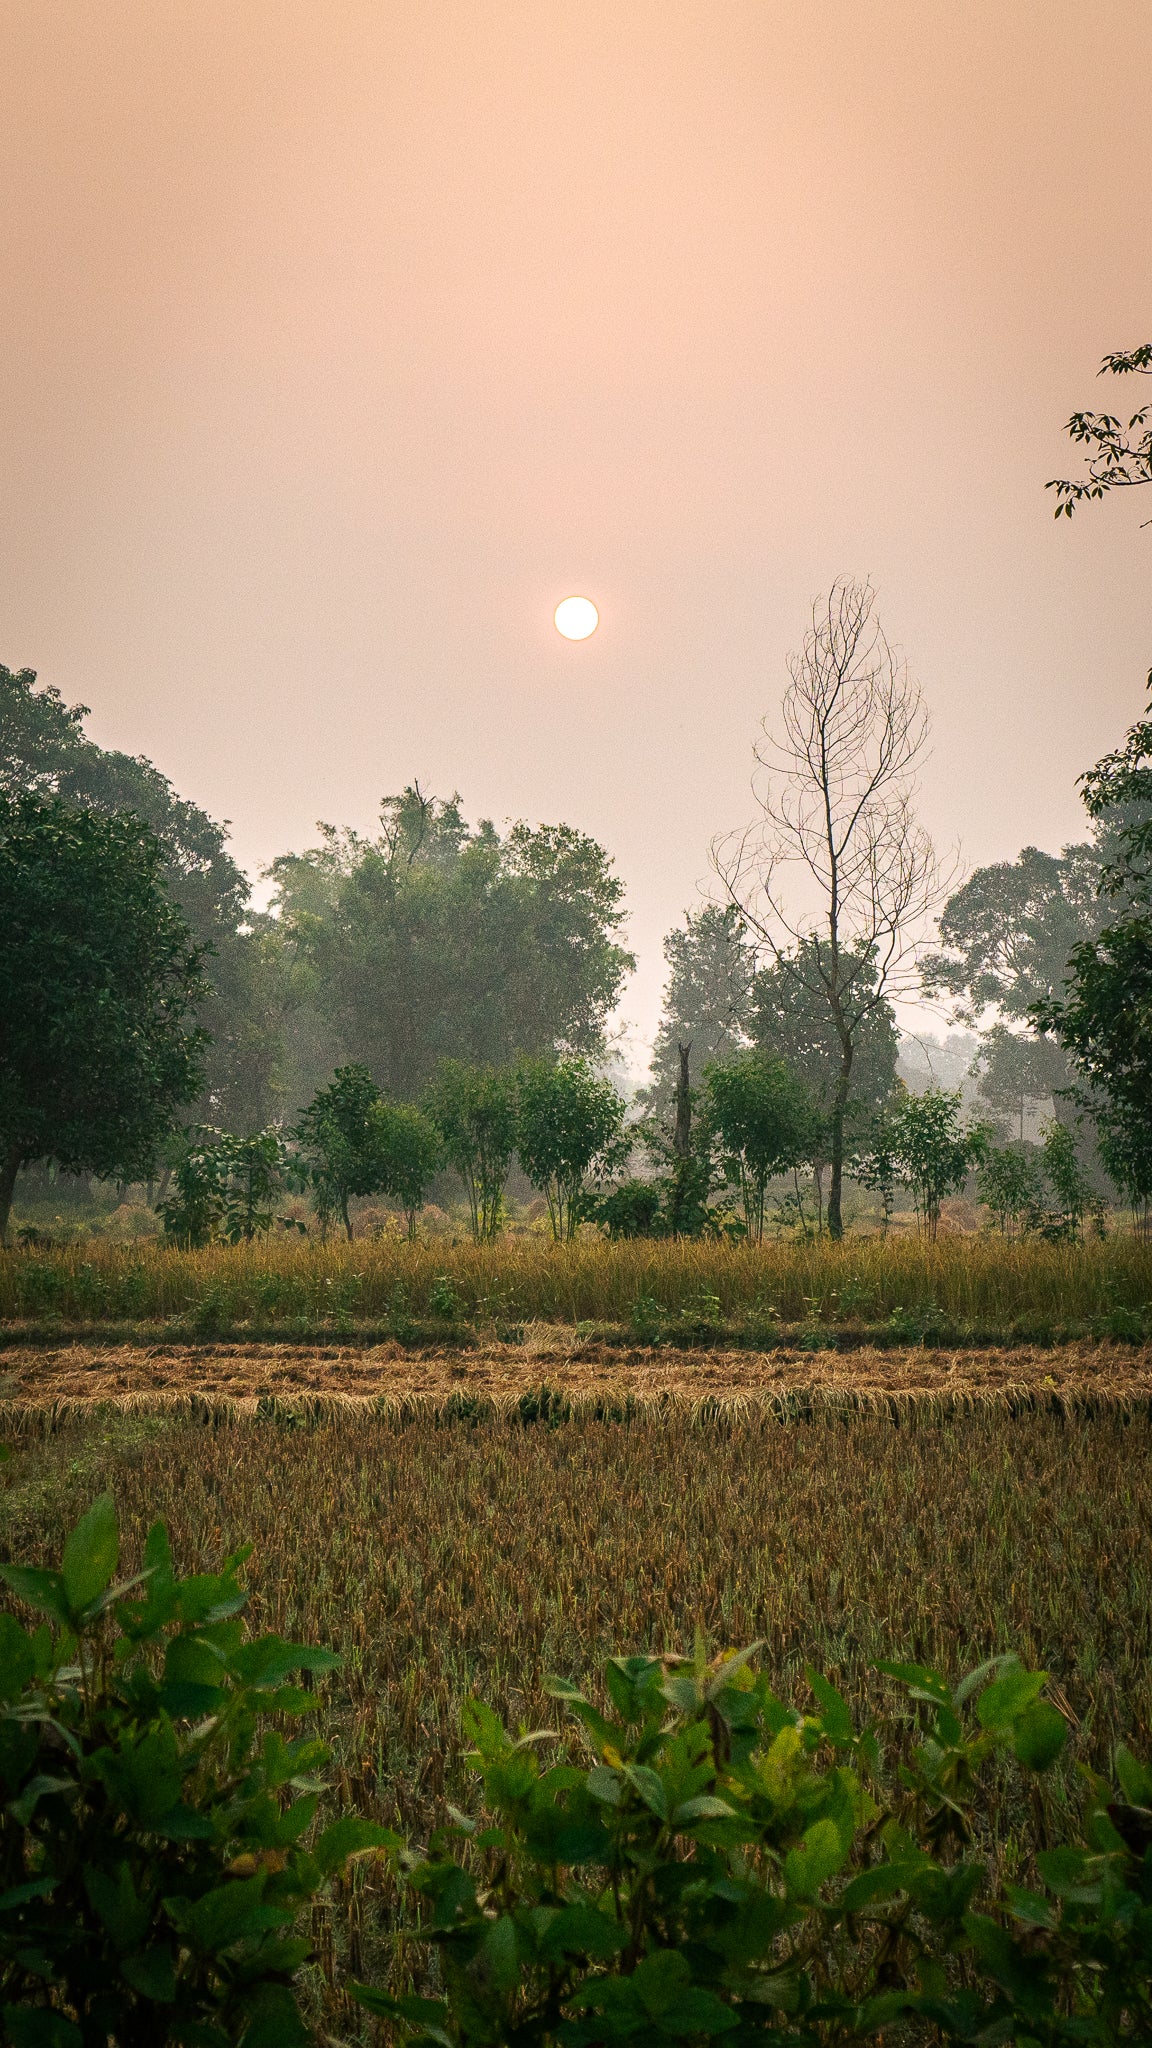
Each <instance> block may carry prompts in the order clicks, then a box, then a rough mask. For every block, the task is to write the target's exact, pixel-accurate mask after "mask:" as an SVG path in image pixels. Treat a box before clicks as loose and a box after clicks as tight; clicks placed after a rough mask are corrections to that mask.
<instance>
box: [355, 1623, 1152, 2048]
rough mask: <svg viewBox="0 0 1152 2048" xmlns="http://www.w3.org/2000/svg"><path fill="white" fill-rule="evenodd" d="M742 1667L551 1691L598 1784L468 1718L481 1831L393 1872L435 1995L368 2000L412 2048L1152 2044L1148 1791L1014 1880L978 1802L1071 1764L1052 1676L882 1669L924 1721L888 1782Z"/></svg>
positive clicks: (744, 1657)
mask: <svg viewBox="0 0 1152 2048" xmlns="http://www.w3.org/2000/svg"><path fill="white" fill-rule="evenodd" d="M751 1655H752V1652H750V1651H744V1652H741V1653H739V1654H735V1655H726V1656H724V1657H722V1658H719V1659H717V1660H716V1661H714V1662H712V1663H708V1662H706V1660H705V1657H704V1655H703V1653H702V1652H700V1651H698V1652H697V1655H696V1656H695V1658H694V1659H681V1658H671V1657H666V1658H660V1659H655V1658H649V1657H631V1658H615V1659H613V1660H612V1662H611V1663H610V1664H609V1665H608V1666H607V1668H606V1671H605V1679H606V1686H607V1692H608V1696H609V1699H610V1702H611V1708H612V1711H611V1712H610V1713H609V1714H602V1713H601V1712H600V1711H598V1709H597V1708H596V1707H595V1706H594V1705H593V1704H592V1703H591V1702H590V1701H589V1700H588V1699H586V1698H585V1697H584V1696H583V1695H582V1694H581V1693H579V1692H578V1691H577V1690H576V1688H575V1687H574V1686H571V1685H568V1684H566V1683H560V1682H556V1683H554V1684H553V1687H552V1690H553V1692H554V1694H555V1696H556V1697H557V1698H558V1699H559V1700H561V1701H563V1702H564V1703H565V1704H566V1706H567V1707H568V1709H569V1710H570V1712H571V1713H573V1714H574V1715H575V1717H576V1719H577V1721H578V1722H579V1724H580V1728H581V1735H582V1743H583V1746H584V1747H585V1749H586V1751H587V1752H588V1753H589V1754H590V1759H591V1762H590V1767H589V1754H586V1755H585V1756H584V1757H583V1758H581V1759H580V1760H576V1758H575V1757H574V1756H573V1755H572V1753H571V1752H567V1753H565V1752H562V1753H561V1755H560V1758H559V1760H558V1761H556V1762H552V1763H548V1762H545V1761H542V1758H541V1752H542V1750H543V1749H544V1748H545V1747H546V1745H547V1744H548V1743H549V1742H551V1741H552V1740H553V1737H552V1736H551V1735H549V1734H536V1733H523V1732H521V1733H520V1734H519V1735H517V1736H512V1735H509V1734H508V1733H506V1731H505V1730H504V1728H503V1727H502V1726H501V1724H500V1722H499V1721H498V1720H497V1718H496V1716H495V1715H494V1714H492V1713H491V1712H490V1711H489V1710H488V1709H487V1708H486V1707H484V1706H481V1705H479V1704H477V1703H475V1702H474V1703H472V1705H471V1706H470V1708H469V1710H468V1716H467V1731H468V1733H469V1735H470V1737H471V1740H472V1743H473V1745H474V1747H473V1751H472V1754H471V1757H470V1759H469V1760H470V1762H471V1763H472V1765H473V1766H474V1768H475V1769H476V1771H477V1772H478V1774H479V1777H480V1781H481V1786H482V1802H481V1803H482V1811H481V1813H480V1815H479V1816H478V1817H477V1818H475V1819H471V1818H467V1817H465V1816H464V1815H463V1814H459V1815H457V1816H456V1817H455V1819H454V1822H453V1824H452V1825H451V1826H450V1827H448V1828H446V1829H445V1830H444V1831H443V1832H442V1834H441V1835H439V1836H438V1837H435V1838H434V1839H433V1841H432V1844H431V1847H430V1851H429V1853H428V1854H427V1855H413V1856H409V1857H406V1858H404V1859H403V1865H404V1868H405V1870H406V1878H407V1888H408V1896H409V1898H410V1899H411V1901H412V1913H411V1919H412V1925H411V1927H410V1928H409V1929H408V1930H406V1941H405V1950H404V1953H405V1955H406V1956H407V1958H408V1959H409V1967H410V1966H411V1957H412V1947H411V1937H412V1936H413V1935H414V1936H415V1937H416V1938H417V1939H422V1940H423V1942H424V1943H426V1944H428V1946H429V1949H430V1950H431V1951H432V1952H433V1953H434V1955H435V1957H436V1959H437V1969H438V1975H439V1981H440V1985H441V1988H442V1995H441V1996H439V1997H433V1998H429V1997H423V1996H415V1995H412V1994H410V1993H401V1994H400V1995H393V1994H392V1993H391V1992H385V1991H381V1990H379V1989H374V1988H371V1987H368V1986H364V1985H357V1986H353V1987H352V1991H353V1996H354V1997H355V1998H357V1999H358V2000H359V2001H360V2002H361V2003H362V2004H364V2005H365V2006H367V2007H368V2008H369V2010H371V2011H373V2012H375V2013H377V2014H380V2015H382V2016H384V2017H385V2018H387V2019H389V2020H390V2021H391V2022H392V2023H393V2025H399V2026H400V2027H401V2028H403V2029H405V2030H406V2031H407V2033H408V2036H409V2038H410V2039H412V2040H414V2041H415V2042H417V2043H419V2044H420V2048H433V2044H438V2048H451V2044H456V2043H459V2044H465V2043H468V2044H471V2043H476V2044H480V2043H485V2044H496V2043H499V2044H507V2048H512V2044H515V2048H534V2044H540V2048H543V2044H545V2043H549V2044H551V2043H558V2044H563V2048H592V2044H615V2043H625V2042H627V2043H632V2044H637V2048H639V2044H641V2043H643V2044H647V2043H653V2042H661V2041H665V2042H666V2041H669V2040H687V2041H697V2042H699V2041H704V2040H708V2039H710V2038H711V2037H713V2036H717V2037H723V2038H724V2039H725V2040H726V2041H727V2042H729V2043H731V2044H733V2048H738V2044H741V2043H744V2042H752V2041H753V2040H756V2041H758V2040H762V2039H765V2038H767V2039H771V2040H776V2041H780V2042H788V2043H791V2044H795V2048H801V2044H810V2048H815V2044H821V2048H828V2044H832V2043H845V2042H851V2041H860V2040H864V2039H868V2038H876V2037H877V2036H880V2037H882V2038H883V2039H884V2040H885V2041H891V2040H893V2039H894V2038H896V2039H912V2040H916V2041H940V2040H956V2041H965V2042H982V2043H988V2044H991V2043H1006V2042H1015V2043H1016V2044H1017V2048H1040V2044H1044V2048H1055V2044H1068V2048H1071V2044H1072V2043H1074V2042H1075V2043H1081V2044H1082V2043H1086V2042H1087V2043H1100V2044H1103V2043H1114V2042H1117V2041H1122V2040H1145V2041H1146V2040H1148V2039H1149V2038H1150V2035H1149V2028H1150V2024H1152V2002H1150V1994H1152V1850H1150V1846H1149V1845H1150V1844H1152V1811H1150V1810H1149V1809H1150V1806H1152V1774H1150V1773H1149V1772H1147V1771H1145V1770H1143V1769H1142V1768H1141V1767H1140V1766H1139V1765H1138V1764H1136V1763H1135V1762H1134V1760H1133V1759H1131V1758H1130V1757H1128V1756H1127V1755H1126V1754H1123V1753H1122V1754H1121V1755H1120V1758H1119V1760H1118V1766H1119V1771H1120V1775H1121V1780H1122V1783H1123V1786H1124V1793H1125V1797H1124V1799H1123V1800H1122V1801H1119V1802H1117V1801H1113V1800H1112V1799H1111V1796H1110V1794H1109V1791H1108V1789H1107V1787H1106V1786H1105V1785H1104V1784H1103V1783H1100V1782H1097V1781H1094V1780H1093V1781H1090V1782H1089V1785H1088V1797H1087V1812H1086V1815H1085V1822H1084V1829H1083V1834H1082V1838H1081V1839H1079V1840H1077V1841H1076V1842H1074V1843H1072V1844H1067V1845H1064V1846H1058V1847H1048V1848H1046V1849H1044V1850H1042V1851H1041V1852H1040V1853H1039V1854H1038V1855H1037V1856H1036V1858H1035V1884H1034V1887H1025V1886H1023V1885H1019V1884H1015V1883H1011V1882H1007V1881H1004V1880H1003V1879H1001V1878H1000V1877H999V1876H995V1875H993V1874H991V1873H990V1870H989V1863H988V1856H987V1849H988V1846H989V1845H988V1844H987V1843H985V1844H984V1845H983V1848H984V1852H985V1853H980V1850H979V1849H978V1847H977V1836H976V1828H977V1822H978V1818H979V1809H980V1797H981V1789H980V1781H981V1776H982V1774H983V1773H984V1772H985V1770H986V1768H987V1767H988V1766H990V1765H992V1764H993V1762H994V1760H995V1761H998V1762H999V1764H1000V1767H1001V1768H1002V1767H1004V1763H1005V1760H1011V1761H1012V1762H1013V1763H1014V1765H1015V1766H1019V1767H1020V1768H1022V1769H1023V1770H1024V1771H1025V1772H1040V1771H1044V1770H1046V1769H1048V1768H1049V1767H1050V1766H1051V1765H1052V1764H1053V1763H1055V1762H1056V1760H1057V1758H1058V1757H1059V1755H1060V1753H1061V1750H1062V1748H1063V1745H1064V1740H1065V1734H1066V1730H1065V1724H1064V1721H1063V1719H1062V1717H1061V1715H1060V1714H1059V1713H1058V1712H1057V1710H1056V1708H1055V1707H1054V1706H1052V1705H1050V1704H1049V1703H1048V1702H1047V1701H1046V1700H1045V1699H1044V1698H1043V1697H1042V1694H1043V1688H1044V1676H1045V1675H1044V1673H1043V1672H1035V1671H1028V1670H1025V1669H1024V1667H1023V1666H1022V1665H1021V1664H1020V1663H1019V1662H1018V1660H1017V1659H1015V1658H1013V1657H1004V1658H999V1659H997V1660H996V1661H995V1662H994V1663H993V1664H991V1665H987V1666H985V1667H983V1668H982V1669H981V1670H979V1671H977V1672H974V1673H972V1674H971V1676H970V1677H968V1678H967V1679H965V1680H964V1681H963V1683H962V1684H961V1685H960V1686H958V1687H957V1688H956V1689H955V1691H952V1690H950V1689H949V1687H948V1686H947V1685H946V1684H945V1682H944V1681H943V1679H942V1678H941V1677H940V1676H939V1675H938V1674H937V1673H936V1672H932V1671H927V1670H922V1669H920V1668H918V1667H916V1666H900V1665H890V1666H885V1667H884V1669H885V1670H886V1671H888V1673H889V1674H890V1675H891V1676H892V1677H893V1678H895V1679H896V1680H898V1681H899V1682H900V1683H901V1684H902V1685H903V1686H904V1688H905V1690H906V1692H907V1694H908V1695H909V1697H910V1700H911V1702H912V1705H913V1711H914V1713H915V1715H916V1716H917V1718H918V1719H919V1720H920V1721H921V1723H922V1724H923V1725H921V1727H920V1729H919V1741H918V1743H917V1745H916V1746H915V1748H914V1750H913V1752H912V1756H911V1761H910V1762H908V1763H906V1764H905V1765H904V1766H903V1768H902V1769H901V1770H900V1771H899V1772H898V1773H895V1774H892V1775H889V1774H887V1773H886V1772H885V1770H884V1768H883V1762H882V1756H881V1749H880V1743H879V1740H878V1736H877V1732H876V1730H875V1729H874V1728H866V1729H865V1730H863V1732H857V1730H856V1729H855V1727H854V1726H853V1722H852V1717H851V1715H850V1712H849V1709H848V1707H847V1705H846V1703H845V1701H844V1700H843V1699H842V1698H841V1696H840V1694H839V1693H838V1692H836V1690H835V1689H834V1688H833V1687H832V1686H831V1685H830V1684H828V1682H827V1681H826V1680H824V1679H823V1678H821V1677H819V1676H818V1675H817V1674H816V1673H809V1683H810V1686H811V1689H812V1693H813V1697H814V1702H815V1705H814V1709H813V1710H812V1711H810V1712H808V1713H800V1712H798V1711H796V1710H794V1709H792V1708H790V1707H788V1706H786V1705H785V1704H784V1703H783V1702H782V1701H781V1700H779V1699H778V1698H777V1697H776V1695H775V1694H774V1692H773V1691H772V1689H771V1687H770V1685H769V1684H768V1682H767V1680H766V1679H765V1678H763V1677H760V1676H756V1675H754V1674H753V1671H752V1669H751V1665H750V1658H751ZM981 1893H984V1894H985V1896H984V1898H983V1899H981V1898H980V1894H981Z"/></svg>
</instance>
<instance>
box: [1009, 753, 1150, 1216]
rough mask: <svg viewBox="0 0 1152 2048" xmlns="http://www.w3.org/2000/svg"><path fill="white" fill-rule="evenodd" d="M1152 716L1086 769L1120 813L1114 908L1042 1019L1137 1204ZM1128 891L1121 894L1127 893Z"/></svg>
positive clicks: (1142, 1176) (1142, 1145) (1097, 807)
mask: <svg viewBox="0 0 1152 2048" xmlns="http://www.w3.org/2000/svg"><path fill="white" fill-rule="evenodd" d="M1150 759H1152V720H1149V719H1144V720H1141V721H1139V722H1138V723H1137V724H1136V725H1134V726H1133V727H1132V728H1131V730H1130V732H1129V733H1128V736H1127V739H1126V742H1125V745H1124V747H1123V748H1121V749H1120V750H1119V751H1118V752H1117V753H1115V754H1111V755H1107V756H1106V757H1105V758H1104V759H1103V760H1102V761H1100V762H1098V763H1097V765H1096V767H1095V768H1094V769H1092V770H1091V772H1090V773H1089V774H1088V775H1087V776H1085V778H1084V783H1083V788H1084V796H1085V801H1086V803H1087V805H1088V808H1089V810H1090V811H1091V813H1092V814H1093V816H1094V817H1097V818H1107V817H1109V816H1111V815H1115V814H1117V813H1119V816H1120V820H1121V822H1120V823H1119V824H1118V825H1117V826H1116V828H1115V830H1114V832H1113V846H1112V858H1111V860H1110V861H1109V863H1108V866H1107V868H1106V869H1105V872H1104V880H1105V882H1106V883H1107V886H1108V887H1109V889H1110V890H1111V892H1112V903H1111V915H1110V917H1109V921H1108V922H1107V923H1105V924H1104V925H1103V927H1102V929H1100V930H1099V931H1098V932H1097V934H1096V935H1095V936H1094V937H1093V938H1091V939H1088V940H1085V941H1084V942H1083V943H1082V944H1080V945H1079V946H1077V947H1075V948H1074V950H1073V952H1072V955H1071V959H1070V962H1069V966H1070V970H1071V974H1070V982H1069V985H1068V986H1067V987H1066V988H1065V989H1064V990H1063V991H1062V992H1060V993H1059V994H1057V995H1053V996H1049V997H1047V998H1046V999H1044V1000H1042V1001H1040V1002H1038V1003H1037V1004H1036V1005H1035V1006H1034V1008H1033V1010H1032V1019H1033V1022H1034V1023H1035V1025H1036V1027H1037V1028H1038V1029H1040V1030H1044V1031H1050V1032H1051V1033H1052V1035H1053V1036H1054V1037H1055V1038H1056V1039H1057V1040H1058V1041H1059V1043H1060V1044H1061V1045H1062V1046H1063V1047H1064V1048H1065V1050H1066V1052H1068V1053H1069V1054H1070V1056H1071V1059H1072V1063H1073V1066H1074V1069H1075V1071H1076V1074H1077V1075H1078V1077H1079V1080H1080V1084H1081V1087H1080V1101H1081V1105H1082V1106H1083V1107H1087V1108H1089V1109H1090V1110H1091V1112H1092V1113H1093V1115H1094V1116H1095V1118H1096V1120H1097V1123H1098V1125H1099V1130H1100V1150H1101V1155H1102V1157H1103V1159H1104V1161H1105V1164H1106V1165H1107V1167H1108V1169H1109V1171H1110V1172H1111V1173H1112V1174H1113V1175H1114V1177H1115V1178H1116V1180H1117V1182H1118V1183H1119V1184H1120V1185H1121V1186H1122V1187H1124V1188H1125V1189H1126V1190H1127V1192H1128V1194H1129V1197H1130V1199H1131V1201H1132V1204H1133V1210H1134V1212H1137V1211H1139V1210H1141V1209H1143V1210H1144V1211H1145V1214H1146V1211H1147V1204H1148V1202H1149V1199H1150V1198H1152V914H1150V910H1149V886H1150V884H1149V875H1148V857H1149V854H1150V852H1152V822H1150V814H1149V808H1148V795H1149V789H1150V788H1152V771H1150V770H1149V767H1148V765H1147V764H1148V762H1149V760H1150ZM1117 899H1119V901H1117Z"/></svg>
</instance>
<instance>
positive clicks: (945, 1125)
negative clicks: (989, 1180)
mask: <svg viewBox="0 0 1152 2048" xmlns="http://www.w3.org/2000/svg"><path fill="white" fill-rule="evenodd" d="M892 1130H893V1137H894V1141H895V1152H896V1157H897V1159H898V1160H899V1163H900V1171H901V1175H902V1177H903V1179H905V1180H906V1181H907V1182H908V1184H909V1186H910V1187H911V1189H912V1198H913V1200H914V1202H915V1204H916V1213H917V1215H918V1217H919V1218H920V1220H921V1223H922V1226H923V1228H924V1229H925V1230H926V1231H927V1234H928V1236H929V1237H930V1238H932V1239H933V1240H934V1239H935V1237H936V1233H937V1231H938V1229H939V1227H940V1204H941V1202H942V1201H943V1199H944V1197H945V1195H951V1194H955V1193H956V1192H958V1190H959V1189H960V1188H962V1187H963V1186H964V1183H965V1181H966V1180H967V1178H968V1175H969V1173H970V1172H971V1170H972V1168H973V1166H975V1165H976V1164H977V1163H978V1161H979V1160H980V1159H981V1158H982V1157H983V1156H984V1152H985V1150H986V1149H987V1143H988V1137H987V1132H986V1130H984V1129H982V1128H981V1127H980V1126H976V1127H975V1128H973V1129H970V1130H965V1129H964V1128H963V1127H962V1125H961V1122H960V1090H959V1089H958V1088H957V1089H954V1090H953V1089H946V1088H929V1089H928V1091H927V1093H926V1094H924V1095H905V1097H904V1099H903V1101H902V1102H901V1103H900V1105H899V1107H898V1108H897V1110H896V1112H895V1114H894V1115H893V1118H892Z"/></svg>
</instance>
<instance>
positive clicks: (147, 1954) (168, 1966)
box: [120, 1948, 176, 2005]
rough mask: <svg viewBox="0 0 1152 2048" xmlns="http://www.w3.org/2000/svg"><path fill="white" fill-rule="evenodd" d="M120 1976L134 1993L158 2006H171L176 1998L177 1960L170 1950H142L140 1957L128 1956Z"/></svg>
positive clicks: (123, 1963)
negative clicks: (136, 1992)
mask: <svg viewBox="0 0 1152 2048" xmlns="http://www.w3.org/2000/svg"><path fill="white" fill-rule="evenodd" d="M120 1975H121V1976H122V1977H123V1979H124V1981H125V1983H126V1984H130V1985H131V1986H132V1989H133V1991H138V1992H139V1993H140V1996H141V1997H142V1998H150V1999H152V2000H153V2001H154V2003H155V2004H157V2005H171V2004H172V2002H173V2000H174V1999H175V1997H176V1958H175V1956H174V1955H173V1953H172V1950H171V1949H170V1948H149V1949H142V1950H141V1952H140V1954H139V1955H135V1956H126V1957H125V1958H124V1960H123V1962H122V1963H121V1965H120Z"/></svg>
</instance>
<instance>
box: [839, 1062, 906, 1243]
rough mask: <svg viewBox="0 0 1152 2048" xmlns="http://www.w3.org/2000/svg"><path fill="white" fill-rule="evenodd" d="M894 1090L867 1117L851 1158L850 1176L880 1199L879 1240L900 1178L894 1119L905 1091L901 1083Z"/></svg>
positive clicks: (882, 1235) (888, 1219)
mask: <svg viewBox="0 0 1152 2048" xmlns="http://www.w3.org/2000/svg"><path fill="white" fill-rule="evenodd" d="M897 1091H898V1092H897V1094H896V1095H895V1096H894V1097H893V1098H891V1099H890V1100H889V1101H888V1102H887V1103H885V1104H884V1106H883V1107H882V1108H880V1109H874V1110H873V1111H872V1114H871V1115H870V1116H869V1117H868V1118H867V1120H866V1122H865V1124H864V1126H863V1128H862V1130H861V1133H860V1140H859V1145H858V1147H857V1150H856V1152H855V1154H854V1156H853V1159H852V1173H853V1176H854V1177H855V1179H856V1180H858V1181H859V1183H860V1185H861V1187H863V1188H869V1189H871V1191H872V1192H873V1193H874V1194H877V1195H879V1197H880V1235H881V1237H887V1235H888V1229H889V1225H890V1224H891V1222H892V1211H893V1209H894V1208H895V1206H896V1183H897V1181H898V1180H899V1179H900V1159H899V1154H898V1150H897V1144H898V1139H897V1132H896V1128H895V1124H894V1116H895V1113H896V1108H897V1107H898V1105H899V1102H900V1101H901V1100H902V1099H903V1096H904V1094H905V1092H906V1091H905V1090H904V1087H903V1083H901V1082H898V1083H897Z"/></svg>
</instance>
